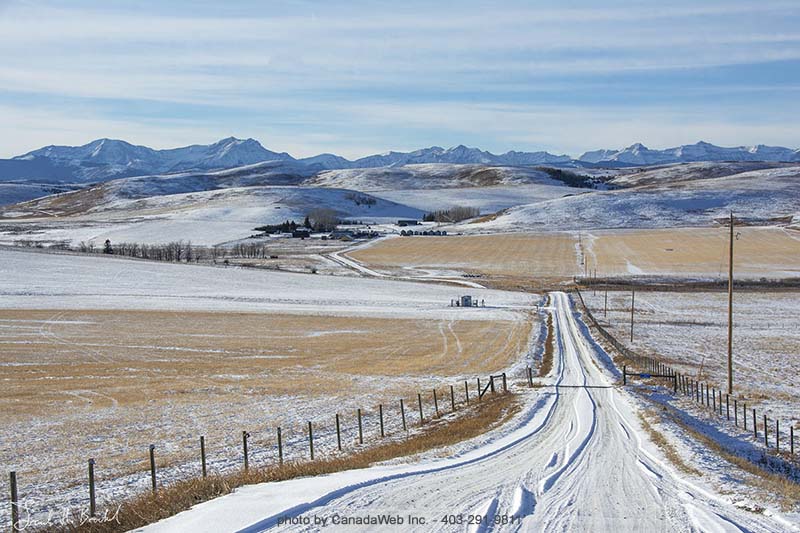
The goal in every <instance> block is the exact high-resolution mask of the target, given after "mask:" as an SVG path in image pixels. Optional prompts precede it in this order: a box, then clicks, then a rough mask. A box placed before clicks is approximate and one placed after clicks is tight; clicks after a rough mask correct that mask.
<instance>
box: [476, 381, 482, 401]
mask: <svg viewBox="0 0 800 533" xmlns="http://www.w3.org/2000/svg"><path fill="white" fill-rule="evenodd" d="M475 379H476V380H478V400H480V399H481V378H475Z"/></svg>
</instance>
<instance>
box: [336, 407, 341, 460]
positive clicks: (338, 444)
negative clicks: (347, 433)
mask: <svg viewBox="0 0 800 533" xmlns="http://www.w3.org/2000/svg"><path fill="white" fill-rule="evenodd" d="M336 445H337V446H338V447H339V451H342V428H341V426H340V425H339V413H336Z"/></svg>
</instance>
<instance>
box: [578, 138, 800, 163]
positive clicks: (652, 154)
mask: <svg viewBox="0 0 800 533" xmlns="http://www.w3.org/2000/svg"><path fill="white" fill-rule="evenodd" d="M578 160H579V161H582V162H584V163H595V164H602V163H622V164H625V165H661V164H668V163H690V162H697V161H788V162H794V161H800V150H792V149H791V148H783V147H781V146H766V145H763V144H759V145H756V146H737V147H735V148H723V147H720V146H715V145H713V144H709V143H707V142H703V141H700V142H698V143H696V144H684V145H682V146H676V147H675V148H667V149H665V150H651V149H650V148H648V147H646V146H645V145H643V144H641V143H636V144H632V145H631V146H629V147H627V148H623V149H622V150H595V151H592V152H586V153H584V154H583V155H581V156H580V157H579V158H578Z"/></svg>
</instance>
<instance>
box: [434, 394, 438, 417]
mask: <svg viewBox="0 0 800 533" xmlns="http://www.w3.org/2000/svg"><path fill="white" fill-rule="evenodd" d="M433 409H434V411H435V412H436V418H439V400H438V399H436V389H435V388H434V389H433Z"/></svg>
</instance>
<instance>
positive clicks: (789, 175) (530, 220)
mask: <svg viewBox="0 0 800 533" xmlns="http://www.w3.org/2000/svg"><path fill="white" fill-rule="evenodd" d="M728 168H730V167H728ZM674 171H675V170H674V169H672V168H667V169H665V170H663V172H666V173H667V175H666V176H664V177H663V178H661V179H657V178H656V177H655V175H651V176H650V180H649V181H651V182H650V184H647V185H640V186H634V187H630V188H625V189H618V190H611V191H598V192H589V193H584V194H579V195H575V196H568V197H564V198H558V199H553V200H548V201H544V202H539V203H533V204H527V205H522V206H518V207H514V208H511V209H509V210H508V211H507V212H505V213H502V214H500V215H499V216H498V217H496V218H495V219H494V220H491V221H487V222H483V223H479V224H462V225H461V226H459V229H462V230H464V231H470V232H496V231H533V230H536V231H557V230H581V229H590V228H594V229H599V228H657V227H679V226H708V225H711V224H713V223H714V220H715V219H716V218H720V217H725V216H727V215H728V214H729V213H730V212H731V211H733V212H735V213H736V214H737V216H740V217H743V218H747V219H761V220H762V221H764V222H766V221H768V220H769V219H777V218H780V217H787V216H794V217H795V221H794V222H795V223H796V221H797V219H798V217H800V166H789V167H778V168H766V169H760V170H753V171H749V172H742V173H738V174H732V175H727V176H723V177H716V178H713V177H712V178H699V179H693V180H682V179H677V180H675V179H671V178H670V174H671V173H673V172H674ZM652 172H654V173H655V172H656V171H652Z"/></svg>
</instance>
